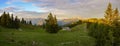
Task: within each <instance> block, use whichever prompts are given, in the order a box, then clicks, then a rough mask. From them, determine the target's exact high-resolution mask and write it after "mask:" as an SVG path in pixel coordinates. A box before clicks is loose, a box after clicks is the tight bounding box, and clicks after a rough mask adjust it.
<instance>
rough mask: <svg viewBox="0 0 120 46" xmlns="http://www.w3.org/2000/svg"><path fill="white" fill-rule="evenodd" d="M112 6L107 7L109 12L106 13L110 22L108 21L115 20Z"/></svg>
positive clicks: (106, 17)
mask: <svg viewBox="0 0 120 46" xmlns="http://www.w3.org/2000/svg"><path fill="white" fill-rule="evenodd" d="M112 10H113V9H112V4H111V3H109V4H108V7H107V10H106V11H105V16H104V17H105V19H106V20H108V21H112V18H113V11H112Z"/></svg>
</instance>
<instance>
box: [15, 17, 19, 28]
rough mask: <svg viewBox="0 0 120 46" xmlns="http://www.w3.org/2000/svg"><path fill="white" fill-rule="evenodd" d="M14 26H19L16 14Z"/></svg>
mask: <svg viewBox="0 0 120 46" xmlns="http://www.w3.org/2000/svg"><path fill="white" fill-rule="evenodd" d="M15 28H16V29H18V28H19V19H18V17H17V16H16V17H15Z"/></svg>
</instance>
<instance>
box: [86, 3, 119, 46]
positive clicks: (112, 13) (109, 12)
mask: <svg viewBox="0 0 120 46" xmlns="http://www.w3.org/2000/svg"><path fill="white" fill-rule="evenodd" d="M104 17H105V18H103V19H94V21H93V22H90V20H89V21H88V22H87V29H88V31H89V35H90V36H91V37H93V38H95V39H96V41H95V43H96V45H95V46H120V21H119V10H118V8H116V9H115V10H113V9H112V4H111V3H109V5H108V7H107V9H106V11H105V16H104Z"/></svg>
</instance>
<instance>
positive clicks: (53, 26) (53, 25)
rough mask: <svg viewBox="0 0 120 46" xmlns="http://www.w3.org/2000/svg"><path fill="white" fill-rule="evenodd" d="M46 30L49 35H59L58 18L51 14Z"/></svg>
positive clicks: (47, 20)
mask: <svg viewBox="0 0 120 46" xmlns="http://www.w3.org/2000/svg"><path fill="white" fill-rule="evenodd" d="M45 28H46V31H47V32H49V33H57V32H58V31H59V26H58V24H57V19H56V16H55V17H53V15H52V13H50V14H49V15H48V18H47V19H46V24H45Z"/></svg>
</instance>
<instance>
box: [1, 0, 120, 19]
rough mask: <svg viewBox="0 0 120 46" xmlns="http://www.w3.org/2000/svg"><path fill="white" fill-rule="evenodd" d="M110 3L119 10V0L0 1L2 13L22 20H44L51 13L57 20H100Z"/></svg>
mask: <svg viewBox="0 0 120 46" xmlns="http://www.w3.org/2000/svg"><path fill="white" fill-rule="evenodd" d="M109 2H111V3H112V5H113V9H115V8H118V9H120V3H119V2H120V0H0V14H1V13H2V12H3V11H7V12H10V13H13V14H14V15H15V16H19V17H24V18H45V17H47V15H48V13H50V12H52V13H53V14H55V15H56V16H57V17H58V18H71V17H81V18H95V17H97V18H101V17H103V16H104V11H105V9H106V7H107V5H108V3H109Z"/></svg>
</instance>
